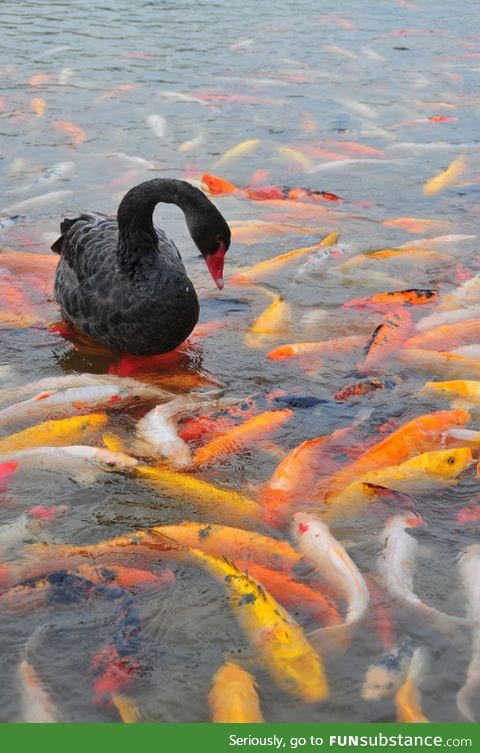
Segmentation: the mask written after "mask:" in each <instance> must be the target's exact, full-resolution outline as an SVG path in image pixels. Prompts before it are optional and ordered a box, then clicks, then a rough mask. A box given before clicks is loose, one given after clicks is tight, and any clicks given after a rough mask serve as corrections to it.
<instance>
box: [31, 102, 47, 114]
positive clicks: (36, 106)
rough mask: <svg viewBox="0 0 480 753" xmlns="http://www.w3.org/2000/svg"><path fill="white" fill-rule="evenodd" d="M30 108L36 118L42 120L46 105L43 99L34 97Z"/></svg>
mask: <svg viewBox="0 0 480 753" xmlns="http://www.w3.org/2000/svg"><path fill="white" fill-rule="evenodd" d="M30 107H31V108H32V110H33V112H34V113H35V115H36V116H37V118H43V116H44V115H45V110H46V107H47V103H46V102H45V100H44V99H42V97H34V98H33V99H32V101H31V102H30Z"/></svg>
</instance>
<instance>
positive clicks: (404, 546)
mask: <svg viewBox="0 0 480 753" xmlns="http://www.w3.org/2000/svg"><path fill="white" fill-rule="evenodd" d="M422 522H423V521H422V519H421V518H420V517H418V516H413V515H396V516H395V517H393V518H390V520H389V521H388V522H387V525H386V526H385V528H384V529H383V532H382V534H381V536H380V540H381V542H382V544H383V551H382V553H381V555H380V557H379V560H378V569H379V571H380V573H381V575H382V577H383V580H384V583H385V585H386V588H387V591H388V592H389V593H390V594H391V595H392V596H394V597H395V598H396V599H397V600H398V601H400V602H402V603H403V604H406V605H408V606H409V607H412V608H413V609H415V610H416V611H417V612H419V613H420V615H422V616H423V617H424V618H425V619H427V620H428V621H429V622H431V623H433V624H434V625H435V626H436V627H437V628H438V629H439V630H442V631H447V635H448V634H449V633H451V631H452V629H453V628H454V627H457V626H458V625H469V624H471V623H470V621H469V620H468V619H466V618H464V617H454V616H453V615H450V614H445V612H441V611H439V610H438V609H435V608H434V607H430V606H428V605H427V604H425V602H423V601H422V599H421V598H420V597H419V596H417V594H415V593H414V591H413V576H414V573H415V563H416V560H417V555H418V548H419V546H418V542H417V540H416V539H415V538H414V537H413V536H410V535H409V534H408V533H407V531H406V529H407V528H418V527H419V526H420V525H421V524H422Z"/></svg>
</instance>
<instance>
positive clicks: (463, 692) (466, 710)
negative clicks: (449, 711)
mask: <svg viewBox="0 0 480 753" xmlns="http://www.w3.org/2000/svg"><path fill="white" fill-rule="evenodd" d="M476 686H477V683H475V684H474V683H472V682H469V681H468V680H467V682H466V683H465V685H464V686H463V687H462V688H460V690H459V691H458V693H457V708H458V710H459V711H460V713H461V714H463V716H464V717H465V719H468V721H469V722H473V723H475V722H477V721H478V720H477V718H476V717H475V714H474V713H473V710H472V694H473V691H474V690H475V688H476Z"/></svg>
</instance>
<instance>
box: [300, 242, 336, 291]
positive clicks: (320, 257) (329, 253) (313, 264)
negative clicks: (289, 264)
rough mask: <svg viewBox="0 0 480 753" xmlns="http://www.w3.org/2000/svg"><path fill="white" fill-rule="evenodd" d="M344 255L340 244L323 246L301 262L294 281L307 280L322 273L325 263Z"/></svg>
mask: <svg viewBox="0 0 480 753" xmlns="http://www.w3.org/2000/svg"><path fill="white" fill-rule="evenodd" d="M344 256H345V250H344V249H343V248H341V247H340V246H331V247H330V248H324V249H322V250H321V251H318V252H317V253H316V254H313V256H311V257H310V258H309V259H307V261H306V262H305V263H304V264H302V266H301V267H300V269H299V270H298V272H297V273H296V275H295V277H294V278H293V281H294V282H297V283H301V282H308V281H309V279H310V278H311V277H312V275H313V276H315V275H317V274H319V273H323V269H324V266H325V264H327V263H328V262H332V261H337V262H338V261H339V260H340V259H342V258H343V257H344Z"/></svg>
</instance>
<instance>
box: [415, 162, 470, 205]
mask: <svg viewBox="0 0 480 753" xmlns="http://www.w3.org/2000/svg"><path fill="white" fill-rule="evenodd" d="M464 172H465V158H464V157H463V155H460V156H459V157H457V158H456V159H454V160H453V162H451V163H450V164H449V166H448V167H447V168H446V169H445V170H442V172H440V173H438V174H437V175H434V176H433V177H432V178H429V180H427V182H426V183H425V185H424V186H423V193H424V194H425V195H426V196H434V195H435V194H437V193H439V192H440V191H443V189H444V188H447V187H448V186H451V185H452V184H454V183H456V182H457V181H458V178H459V177H460V176H461V175H463V173H464Z"/></svg>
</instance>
